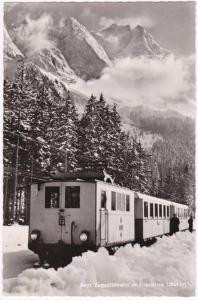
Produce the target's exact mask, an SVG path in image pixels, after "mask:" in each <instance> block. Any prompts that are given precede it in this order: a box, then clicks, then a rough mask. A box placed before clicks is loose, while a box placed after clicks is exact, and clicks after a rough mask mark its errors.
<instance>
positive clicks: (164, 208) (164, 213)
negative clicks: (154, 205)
mask: <svg viewBox="0 0 198 300" xmlns="http://www.w3.org/2000/svg"><path fill="white" fill-rule="evenodd" d="M163 217H164V218H166V206H165V205H163Z"/></svg>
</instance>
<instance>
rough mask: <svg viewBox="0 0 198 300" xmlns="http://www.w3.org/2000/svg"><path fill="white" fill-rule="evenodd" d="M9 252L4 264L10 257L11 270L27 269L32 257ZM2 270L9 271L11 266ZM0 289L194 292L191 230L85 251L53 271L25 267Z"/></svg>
mask: <svg viewBox="0 0 198 300" xmlns="http://www.w3.org/2000/svg"><path fill="white" fill-rule="evenodd" d="M14 230H15V229H14ZM21 247H22V245H21ZM24 248H25V245H24ZM7 249H8V245H7ZM28 253H29V254H30V256H29V257H28V255H27V256H26V254H28ZM9 254H10V257H8V256H7V258H9V260H10V263H11V260H12V261H13V264H15V265H16V266H17V265H18V267H17V272H18V271H19V272H20V266H19V265H20V264H21V263H22V266H23V267H26V268H28V264H29V263H30V262H31V259H33V256H32V253H31V252H27V250H22V251H18V252H17V253H16V252H15V253H14V252H9V253H7V254H6V255H9ZM13 264H11V265H13ZM11 265H10V266H11ZM8 266H9V264H7V265H5V267H6V268H7V267H8ZM15 270H16V269H15ZM6 272H8V273H9V275H10V274H11V273H12V274H14V270H12V266H11V267H10V270H9V271H8V270H6ZM14 276H15V275H14ZM5 277H6V276H5ZM4 292H5V294H6V295H10V294H12V295H14V294H15V295H37V296H40V295H46V296H47V295H50V296H54V295H57V296H59V295H62V296H63V295H65V296H68V295H73V296H121V295H123V296H180V297H181V296H194V294H195V232H194V233H193V234H191V233H189V232H179V233H177V234H176V235H174V236H172V237H163V238H162V239H161V238H159V239H158V241H157V243H155V244H153V245H152V246H151V247H148V248H147V247H142V248H140V247H139V245H135V246H134V247H132V246H131V245H129V244H128V245H126V246H125V247H121V248H120V249H118V251H117V252H116V254H115V255H114V256H109V254H108V252H107V251H106V249H104V248H101V249H99V251H98V252H97V253H94V252H91V251H89V252H87V253H84V254H83V255H82V257H75V258H73V261H72V263H71V264H70V265H68V266H67V267H65V268H59V269H58V270H57V271H55V270H54V269H48V270H44V269H38V270H35V269H28V270H25V271H23V272H22V273H20V274H19V275H18V276H17V277H16V278H13V279H11V280H10V279H6V280H4Z"/></svg>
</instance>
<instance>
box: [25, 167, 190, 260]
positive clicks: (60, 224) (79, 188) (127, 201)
mask: <svg viewBox="0 0 198 300" xmlns="http://www.w3.org/2000/svg"><path fill="white" fill-rule="evenodd" d="M105 177H106V178H105V180H104V176H102V175H100V176H97V174H92V176H91V175H90V174H86V173H84V174H81V173H79V174H77V173H68V174H64V175H62V176H59V177H56V178H53V179H52V180H49V181H48V182H42V183H33V184H32V185H31V201H30V226H29V238H28V247H29V249H30V250H32V251H34V252H35V253H37V254H38V255H39V257H40V261H41V262H44V261H47V262H49V263H50V264H54V263H55V262H56V263H58V264H59V263H60V264H62V263H63V264H65V263H68V262H70V261H71V259H72V257H73V256H76V255H80V254H82V253H83V252H85V251H87V250H92V251H97V249H98V248H99V247H105V248H107V249H108V250H109V251H110V252H111V251H114V250H115V249H116V248H117V247H119V246H121V245H125V244H127V243H133V242H141V241H145V240H147V239H152V238H155V237H158V236H162V235H165V234H169V233H170V218H171V217H172V216H173V214H176V215H177V216H178V217H179V219H180V225H179V230H185V229H188V221H187V220H188V216H189V209H188V206H186V205H183V204H179V203H175V202H171V201H167V200H163V199H159V198H156V197H152V196H148V195H144V194H141V193H139V192H135V191H132V190H130V189H129V188H125V187H122V186H119V185H116V184H114V183H113V180H112V179H111V177H110V176H105Z"/></svg>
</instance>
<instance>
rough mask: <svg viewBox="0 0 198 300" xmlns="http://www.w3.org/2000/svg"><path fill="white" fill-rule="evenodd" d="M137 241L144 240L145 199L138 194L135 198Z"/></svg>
mask: <svg viewBox="0 0 198 300" xmlns="http://www.w3.org/2000/svg"><path fill="white" fill-rule="evenodd" d="M134 219H135V240H136V241H141V240H143V199H141V198H139V196H138V194H137V193H135V196H134Z"/></svg>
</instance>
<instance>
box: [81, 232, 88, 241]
mask: <svg viewBox="0 0 198 300" xmlns="http://www.w3.org/2000/svg"><path fill="white" fill-rule="evenodd" d="M80 240H81V242H86V241H87V240H88V234H87V233H85V232H82V233H81V234H80Z"/></svg>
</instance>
